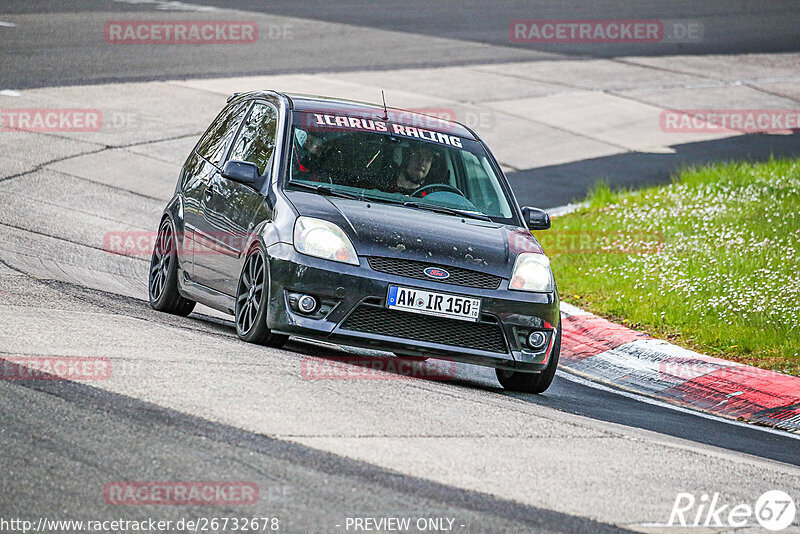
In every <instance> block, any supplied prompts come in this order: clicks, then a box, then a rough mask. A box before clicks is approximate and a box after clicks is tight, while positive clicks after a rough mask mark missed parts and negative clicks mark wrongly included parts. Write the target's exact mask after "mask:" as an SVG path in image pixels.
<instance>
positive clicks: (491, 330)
mask: <svg viewBox="0 0 800 534" xmlns="http://www.w3.org/2000/svg"><path fill="white" fill-rule="evenodd" d="M341 328H342V329H343V330H352V331H355V332H365V333H368V334H378V335H382V336H390V337H398V338H403V339H411V340H415V341H426V342H428V343H439V344H441V345H450V346H453V347H462V348H465V349H474V350H484V351H488V352H499V353H504V354H505V353H506V352H507V350H506V342H505V337H504V336H503V330H502V329H501V327H500V324H499V323H497V322H489V321H480V322H478V323H472V322H468V321H459V320H458V319H445V318H442V317H432V316H430V315H420V314H418V313H411V312H404V311H397V310H389V309H386V308H384V307H383V306H375V305H370V304H359V305H358V307H357V308H356V309H355V311H353V313H351V314H350V316H349V317H348V318H347V319H346V320H345V322H344V323H343V324H342V326H341Z"/></svg>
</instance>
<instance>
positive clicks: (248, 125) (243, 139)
mask: <svg viewBox="0 0 800 534" xmlns="http://www.w3.org/2000/svg"><path fill="white" fill-rule="evenodd" d="M277 127H278V113H277V111H276V110H275V108H273V107H272V106H270V105H268V104H262V103H256V104H254V105H253V109H252V111H250V115H249V116H248V117H247V120H246V121H245V123H244V126H242V131H241V132H240V133H239V137H238V138H237V139H236V144H235V145H234V147H233V152H231V157H230V159H235V160H239V161H249V162H251V163H255V164H256V165H258V174H260V175H263V174H264V172H265V171H266V170H267V167H268V165H269V162H270V160H271V158H272V154H273V152H275V133H276V129H277Z"/></svg>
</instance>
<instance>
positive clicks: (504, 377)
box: [495, 327, 561, 393]
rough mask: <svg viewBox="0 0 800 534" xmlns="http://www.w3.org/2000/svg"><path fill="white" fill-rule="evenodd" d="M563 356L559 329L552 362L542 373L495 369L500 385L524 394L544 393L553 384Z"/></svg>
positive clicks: (551, 357)
mask: <svg viewBox="0 0 800 534" xmlns="http://www.w3.org/2000/svg"><path fill="white" fill-rule="evenodd" d="M560 354H561V328H560V327H559V329H558V333H557V334H556V339H555V341H554V342H553V351H552V353H551V354H550V361H548V362H547V367H545V368H544V370H543V371H542V372H541V373H523V372H520V371H506V370H505V369H495V373H496V374H497V380H498V381H499V382H500V385H501V386H503V387H504V388H506V389H508V390H510V391H520V392H522V393H544V392H545V391H546V390H547V388H549V387H550V384H551V383H552V382H553V377H554V376H556V368H557V367H558V357H559V355H560Z"/></svg>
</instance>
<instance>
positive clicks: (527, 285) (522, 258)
mask: <svg viewBox="0 0 800 534" xmlns="http://www.w3.org/2000/svg"><path fill="white" fill-rule="evenodd" d="M554 286H555V282H554V281H553V271H551V270H550V260H549V259H548V258H547V256H545V255H543V254H532V253H528V252H523V253H522V254H520V255H519V256H517V261H516V263H515V264H514V272H513V273H512V275H511V283H510V284H509V285H508V288H509V289H514V290H517V291H542V292H544V291H553V290H554Z"/></svg>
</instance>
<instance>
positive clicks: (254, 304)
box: [234, 245, 289, 347]
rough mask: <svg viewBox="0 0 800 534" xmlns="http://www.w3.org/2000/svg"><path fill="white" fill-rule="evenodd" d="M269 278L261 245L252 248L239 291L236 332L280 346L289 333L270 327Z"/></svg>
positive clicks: (249, 340) (266, 343)
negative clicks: (268, 309)
mask: <svg viewBox="0 0 800 534" xmlns="http://www.w3.org/2000/svg"><path fill="white" fill-rule="evenodd" d="M268 300H269V277H268V273H267V263H266V257H265V255H264V250H263V249H262V248H261V245H256V246H255V247H253V248H252V249H251V250H250V252H249V253H248V255H247V259H246V260H245V262H244V267H243V268H242V273H241V274H240V275H239V284H238V286H237V290H236V308H235V309H234V317H235V320H236V334H237V335H238V336H239V339H241V340H242V341H247V342H248V343H257V344H259V345H267V346H269V347H281V346H283V344H284V343H286V340H287V339H289V336H285V335H282V334H276V333H274V332H272V331H271V330H270V329H269V328H267V302H268Z"/></svg>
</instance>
